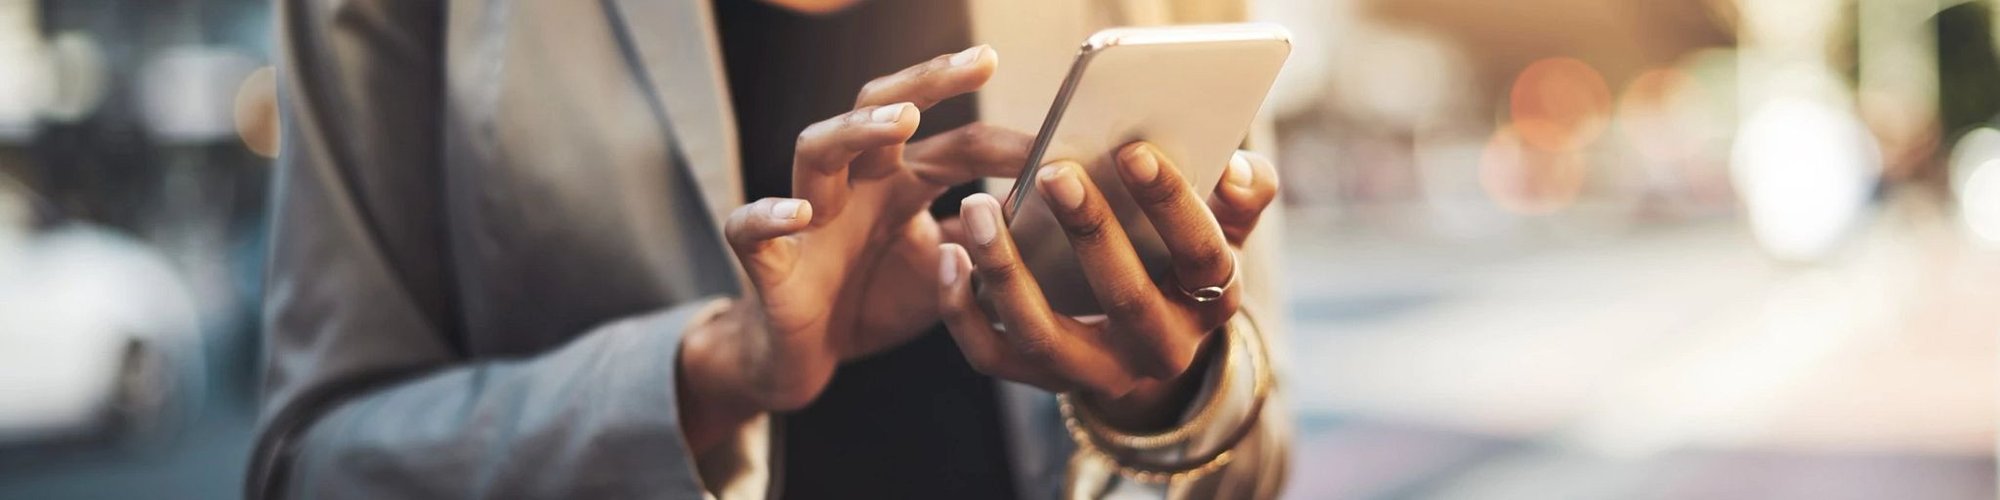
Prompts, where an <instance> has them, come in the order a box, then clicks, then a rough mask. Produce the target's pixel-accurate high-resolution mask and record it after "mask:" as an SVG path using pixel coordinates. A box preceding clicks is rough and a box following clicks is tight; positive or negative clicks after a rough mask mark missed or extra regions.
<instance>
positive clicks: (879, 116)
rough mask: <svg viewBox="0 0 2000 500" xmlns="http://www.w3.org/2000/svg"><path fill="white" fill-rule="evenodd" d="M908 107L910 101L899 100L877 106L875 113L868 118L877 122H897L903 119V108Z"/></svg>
mask: <svg viewBox="0 0 2000 500" xmlns="http://www.w3.org/2000/svg"><path fill="white" fill-rule="evenodd" d="M908 107H910V103H907V102H899V103H895V104H890V105H887V106H883V107H879V108H875V113H874V114H871V115H868V119H870V120H875V123H896V122H897V121H899V120H902V119H903V109H904V108H908Z"/></svg>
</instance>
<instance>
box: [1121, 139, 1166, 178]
mask: <svg viewBox="0 0 2000 500" xmlns="http://www.w3.org/2000/svg"><path fill="white" fill-rule="evenodd" d="M1159 155H1160V150H1157V149H1153V145H1151V144H1141V145H1139V147H1136V148H1132V152H1131V153H1130V154H1127V155H1125V168H1127V169H1129V170H1130V171H1131V174H1132V180H1135V181H1139V182H1152V181H1153V179H1154V178H1158V177H1159V176H1160V157H1159Z"/></svg>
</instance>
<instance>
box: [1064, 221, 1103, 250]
mask: <svg viewBox="0 0 2000 500" xmlns="http://www.w3.org/2000/svg"><path fill="white" fill-rule="evenodd" d="M1068 218H1069V219H1073V220H1071V221H1069V222H1068V223H1066V224H1063V229H1064V230H1065V231H1066V232H1068V233H1069V236H1070V240H1072V241H1075V242H1076V243H1077V245H1078V246H1093V247H1094V246H1099V245H1103V244H1104V243H1105V242H1106V240H1107V238H1108V237H1109V235H1110V230H1109V229H1108V228H1106V227H1105V221H1104V218H1103V217H1100V216H1098V215H1096V214H1090V213H1080V214H1073V215H1071V216H1070V217H1068Z"/></svg>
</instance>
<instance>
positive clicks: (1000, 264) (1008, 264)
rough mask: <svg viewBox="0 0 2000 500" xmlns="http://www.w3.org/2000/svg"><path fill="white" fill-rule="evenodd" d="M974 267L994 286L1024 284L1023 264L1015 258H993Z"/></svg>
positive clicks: (981, 276) (980, 275)
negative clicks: (1022, 276) (1021, 281)
mask: <svg viewBox="0 0 2000 500" xmlns="http://www.w3.org/2000/svg"><path fill="white" fill-rule="evenodd" d="M973 267H974V268H975V271H976V272H977V273H979V277H980V278H982V279H985V280H986V281H987V282H988V283H991V284H992V285H994V286H1000V287H1009V286H1015V285H1020V284H1022V283H1020V280H1021V264H1020V263H1019V262H1016V261H1015V260H1014V259H993V260H992V261H989V262H984V263H981V264H979V265H977V266H973Z"/></svg>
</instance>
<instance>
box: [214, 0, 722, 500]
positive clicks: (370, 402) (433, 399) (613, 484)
mask: <svg viewBox="0 0 2000 500" xmlns="http://www.w3.org/2000/svg"><path fill="white" fill-rule="evenodd" d="M443 8H444V7H443V5H442V2H439V1H435V0H283V1H281V2H280V5H279V7H278V9H277V22H278V29H279V33H280V36H279V43H278V48H279V60H280V62H279V65H280V68H279V69H280V73H279V74H280V102H281V104H280V105H281V111H282V113H283V118H284V119H283V120H282V127H283V129H282V130H283V146H282V147H283V151H282V153H281V155H280V157H279V159H278V166H277V168H278V172H277V175H276V185H275V190H276V195H275V197H274V202H275V207H274V213H273V219H274V220H273V222H272V223H273V225H274V229H273V238H272V243H271V249H270V261H269V264H270V268H269V281H268V283H267V286H266V289H267V292H266V297H265V311H264V318H265V319H264V321H265V323H264V331H265V333H264V340H265V359H264V364H263V377H264V388H263V398H264V401H263V403H262V404H263V407H262V416H261V418H260V422H259V431H258V438H257V444H256V448H255V449H254V450H253V457H252V460H251V470H250V471H249V475H248V480H247V484H246V496H248V497H250V498H273V497H293V496H297V497H327V498H473V497H479V498H485V497H494V496H507V497H537V498H629V497H642V496H643V497H668V498H699V497H701V496H704V494H703V488H702V484H701V481H700V480H699V479H698V478H697V472H696V468H695V464H694V459H693V458H692V456H691V455H690V451H689V449H688V447H687V444H686V442H685V441H684V438H683V437H682V432H681V428H680V422H679V411H678V409H677V407H676V403H675V402H676V396H675V390H676V374H675V367H676V363H675V360H676V359H678V358H677V352H676V351H677V349H678V346H679V344H680V342H679V339H680V334H681V332H682V330H683V329H684V328H685V327H686V325H688V324H690V322H691V321H699V320H700V318H699V316H701V315H702V312H701V308H702V306H701V305H700V304H695V305H689V306H682V307H675V308H670V309H665V310H660V311H655V312H652V313H648V314H641V315H636V316H633V317H628V318H622V319H618V320H614V321H611V322H608V323H606V324H604V325H601V326H598V327H596V328H594V329H592V330H590V331H588V332H585V333H583V334H582V335H580V336H578V337H577V339H576V340H574V341H572V342H570V343H569V344H567V345H565V346H562V347H560V348H557V349H554V350H552V351H549V352H545V353H542V354H539V355H536V356H533V357H528V358H522V359H514V360H498V361H473V360H468V359H466V356H465V355H464V353H463V350H462V349H461V348H460V347H459V346H458V345H457V344H456V340H455V339H456V337H454V336H453V334H452V333H451V332H454V331H456V330H455V325H454V324H453V322H454V320H453V319H452V318H453V314H452V313H451V312H450V311H451V302H452V298H451V292H450V290H451V287H450V286H448V284H449V282H450V278H449V269H450V268H449V266H448V265H447V255H446V253H447V249H446V248H445V241H446V240H445V238H444V236H443V235H444V234H445V231H444V227H443V221H442V217H443V216H442V208H441V207H442V205H441V203H442V198H443V194H442V193H443V191H442V190H441V189H440V178H441V176H442V171H443V168H442V166H441V165H442V163H441V157H440V147H439V142H440V141H439V140H438V138H439V134H440V133H441V132H442V130H441V127H440V116H441V115H442V113H443V109H444V106H445V102H446V101H445V99H444V95H443V93H442V88H441V85H442V77H441V74H442V71H443V66H442V59H443V55H442V43H443V40H442V38H443V33H442V31H443V26H444V25H443V22H444V18H443V17H444V14H443Z"/></svg>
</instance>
